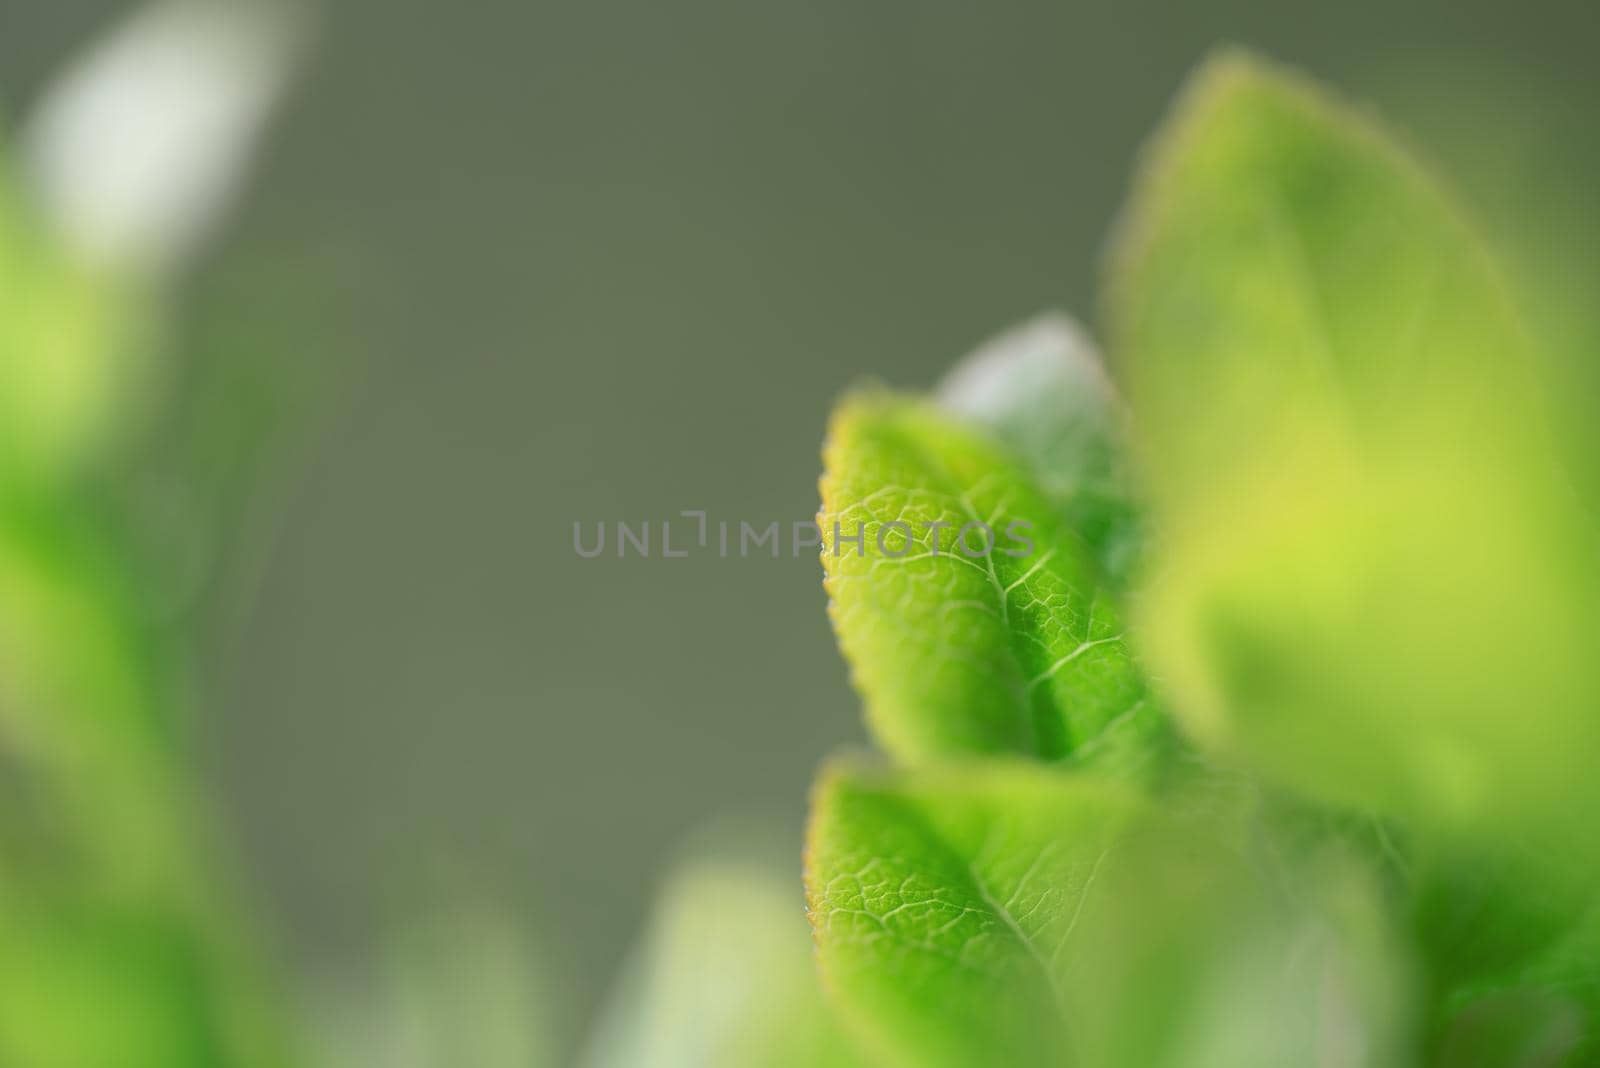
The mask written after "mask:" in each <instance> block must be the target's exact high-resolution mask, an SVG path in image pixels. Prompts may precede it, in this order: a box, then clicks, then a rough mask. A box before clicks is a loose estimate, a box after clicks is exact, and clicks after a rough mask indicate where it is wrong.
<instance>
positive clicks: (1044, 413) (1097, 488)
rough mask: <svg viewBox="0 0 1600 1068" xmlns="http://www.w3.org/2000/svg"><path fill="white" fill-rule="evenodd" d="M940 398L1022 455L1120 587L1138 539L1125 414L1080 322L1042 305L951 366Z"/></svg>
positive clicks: (1111, 581) (1044, 490)
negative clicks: (1037, 311) (1049, 311)
mask: <svg viewBox="0 0 1600 1068" xmlns="http://www.w3.org/2000/svg"><path fill="white" fill-rule="evenodd" d="M937 397H938V401H939V404H940V405H941V406H942V407H944V408H945V409H947V410H948V411H951V412H954V413H956V414H957V415H960V416H963V417H965V418H967V419H970V420H972V421H973V422H975V423H977V424H979V425H980V426H983V427H984V428H986V429H988V430H989V431H990V432H991V433H993V434H994V436H995V438H996V439H997V440H998V441H1000V442H1001V443H1003V444H1004V445H1005V446H1007V447H1008V448H1009V449H1011V451H1012V452H1013V453H1015V454H1016V456H1017V457H1018V458H1019V459H1021V460H1022V461H1023V463H1024V464H1025V465H1026V466H1027V467H1028V469H1029V471H1030V473H1031V474H1032V475H1033V477H1034V479H1035V481H1037V482H1038V485H1039V489H1040V491H1041V492H1042V493H1043V494H1044V495H1045V496H1046V497H1047V498H1049V500H1050V501H1051V502H1052V503H1053V504H1055V505H1056V508H1057V513H1058V515H1059V517H1060V519H1061V523H1062V525H1063V526H1064V527H1065V528H1066V529H1067V530H1070V531H1072V532H1073V533H1074V534H1076V535H1077V536H1078V537H1079V538H1081V539H1082V540H1083V541H1084V543H1085V544H1086V545H1087V546H1088V547H1089V549H1090V551H1091V553H1092V554H1093V555H1094V558H1095V562H1096V563H1097V564H1098V565H1099V573H1100V575H1101V577H1102V578H1103V579H1105V580H1106V582H1107V583H1108V585H1110V586H1111V588H1113V589H1116V590H1123V589H1125V588H1126V587H1127V580H1128V575H1129V573H1130V572H1131V571H1132V570H1133V567H1134V564H1135V562H1136V558H1137V554H1138V550H1139V545H1140V541H1141V531H1140V524H1139V515H1138V511H1137V508H1136V507H1135V504H1134V501H1133V497H1132V493H1131V477H1130V472H1129V471H1128V470H1127V463H1126V457H1125V452H1126V450H1127V440H1126V439H1127V432H1128V427H1127V415H1126V412H1125V410H1124V408H1123V405H1122V402H1121V400H1120V398H1118V397H1117V395H1116V390H1115V388H1114V387H1113V386H1112V384H1111V380H1110V379H1109V378H1108V377H1106V372H1105V368H1104V367H1103V366H1102V365H1101V362H1100V356H1099V353H1098V352H1096V351H1095V348H1094V343H1093V342H1091V341H1090V340H1089V338H1088V337H1087V336H1086V335H1085V334H1084V332H1083V331H1082V329H1081V328H1079V326H1078V324H1077V323H1075V322H1073V321H1072V320H1071V319H1069V318H1067V317H1066V316H1064V315H1059V314H1046V315H1041V316H1039V317H1038V318H1036V319H1033V320H1031V321H1029V322H1027V323H1024V324H1022V325H1021V326H1018V327H1015V328H1013V329H1011V330H1009V331H1007V332H1006V333H1004V334H1001V335H1000V336H999V337H996V338H994V339H993V340H991V341H989V342H986V343H985V344H984V345H982V346H980V347H979V348H978V349H977V351H975V352H973V353H972V354H971V355H970V356H968V357H967V358H966V359H964V360H962V361H961V362H960V363H959V364H957V365H956V366H955V367H954V368H952V369H951V371H950V373H949V374H947V375H946V376H945V378H944V381H943V382H942V383H941V384H940V386H939V389H938V392H937Z"/></svg>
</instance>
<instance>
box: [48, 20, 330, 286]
mask: <svg viewBox="0 0 1600 1068" xmlns="http://www.w3.org/2000/svg"><path fill="white" fill-rule="evenodd" d="M302 14H303V12H302V10H301V9H299V8H290V7H287V6H284V5H282V4H277V3H229V2H221V0H210V2H207V0H160V2H158V3H155V4H153V5H151V6H149V7H146V8H144V9H142V10H140V11H138V12H136V13H135V14H134V15H133V16H132V17H130V18H129V19H127V20H126V21H125V22H123V23H122V24H121V25H119V26H117V27H115V28H113V29H112V30H111V32H109V33H108V34H107V35H106V36H105V38H103V39H102V40H101V41H100V42H98V43H97V44H95V45H94V46H92V47H91V48H90V49H88V51H87V52H85V53H84V54H83V55H82V56H81V57H80V58H78V59H77V60H76V61H74V62H73V63H72V64H71V65H70V66H69V67H68V68H67V70H66V71H64V72H63V73H62V74H61V75H60V76H59V77H58V78H57V80H56V82H55V83H54V84H53V85H52V86H51V87H50V88H49V90H48V91H47V92H46V94H45V96H44V98H43V99H42V100H41V101H40V103H39V105H38V107H37V108H36V109H35V111H34V113H33V114H32V116H31V117H30V120H29V122H28V124H27V126H26V127H25V128H24V130H23V136H22V151H23V163H24V166H25V168H26V173H27V175H28V177H29V179H30V180H31V181H32V183H33V186H34V190H33V191H34V194H35V196H36V197H37V199H38V202H39V203H40V204H41V205H42V206H43V208H44V210H45V211H46V212H47V213H48V215H49V217H50V219H51V222H52V223H53V224H54V225H55V227H56V229H57V231H58V233H59V234H60V235H61V237H62V239H63V240H64V241H66V242H67V243H68V244H69V245H70V246H71V247H72V249H73V250H74V251H75V252H76V253H77V254H79V255H80V256H82V257H84V258H85V259H86V260H87V261H89V262H91V263H93V264H96V265H98V266H105V267H110V268H114V269H132V270H137V271H144V272H156V273H164V272H168V271H171V270H173V269H175V268H177V267H179V266H181V265H182V263H183V262H184V261H185V260H186V259H188V258H189V257H190V256H191V255H192V254H193V253H194V252H195V250H196V249H197V248H198V247H199V245H200V244H201V242H202V241H203V240H204V239H205V237H206V236H207V234H208V233H209V231H210V230H211V228H212V227H213V225H214V224H215V223H216V222H217V220H218V219H219V218H220V217H221V216H222V214H223V212H224V211H225V210H226V209H227V207H228V206H229V203H230V201H231V199H232V197H233V195H234V194H235V193H236V192H237V190H238V188H239V186H240V184H241V181H242V179H243V177H244V174H245V172H246V169H247V167H248V165H249V163H250V158H251V155H252V153H253V151H254V149H255V147H256V145H257V143H258V141H259V139H260V135H261V132H262V130H263V128H264V126H265V124H266V121H267V119H268V117H269V115H270V113H271V111H272V109H273V106H274V104H275V103H276V102H277V101H278V99H279V98H280V97H281V96H282V93H283V90H284V88H285V86H286V84H287V82H288V80H289V75H290V73H291V71H292V69H293V67H294V61H295V58H296V56H297V55H298V53H299V47H298V45H299V43H300V41H301V40H302V33H301V30H302V26H303V19H302V18H301V17H300V16H302Z"/></svg>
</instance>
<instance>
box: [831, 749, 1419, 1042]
mask: <svg viewBox="0 0 1600 1068" xmlns="http://www.w3.org/2000/svg"><path fill="white" fill-rule="evenodd" d="M1172 811H1173V812H1174V813H1179V814H1180V815H1168V814H1164V813H1162V812H1158V811H1155V810H1153V809H1152V808H1150V807H1149V806H1148V804H1147V803H1145V802H1143V801H1141V800H1139V799H1138V798H1136V797H1134V796H1132V795H1130V794H1127V793H1124V792H1122V791H1121V790H1120V789H1118V788H1116V787H1115V786H1113V785H1109V784H1105V783H1101V782H1096V781H1092V780H1087V779H1083V778H1079V777H1075V776H1072V775H1069V774H1066V773H1063V772H1061V771H1058V770H1056V769H1051V768H1045V767H1041V766H1039V765H1036V764H1027V763H1016V762H1004V763H1002V762H992V763H974V764H969V765H967V766H964V767H960V768H941V769H931V770H924V771H918V772H883V771H874V770H871V769H867V768H861V767H856V766H850V765H844V766H838V767H835V768H834V769H832V770H831V771H830V772H828V773H826V774H825V776H824V778H823V780H822V783H821V785H820V786H819V788H818V790H817V794H816V797H815V801H814V808H813V815H812V826H811V836H810V855H809V862H808V865H807V892H808V898H809V902H810V906H811V918H812V924H813V927H814V928H815V930H816V936H817V945H818V953H819V959H820V961H821V965H822V968H823V973H824V976H825V978H826V980H827V984H826V985H827V988H828V989H829V991H830V992H831V993H832V994H833V995H834V997H835V1000H836V1002H837V1004H838V1006H839V1010H840V1012H841V1013H842V1014H844V1016H845V1017H846V1019H847V1020H848V1021H849V1022H850V1023H851V1024H852V1026H854V1027H855V1028H856V1029H857V1031H858V1033H860V1034H861V1035H862V1037H863V1040H864V1041H865V1042H867V1043H869V1044H870V1048H871V1049H873V1050H874V1052H876V1053H878V1054H879V1060H880V1061H881V1062H882V1063H885V1064H895V1065H908V1066H909V1065H916V1066H967V1065H988V1064H1020V1065H1044V1064H1083V1065H1095V1066H1097V1068H1161V1066H1167V1065H1170V1066H1173V1068H1177V1066H1179V1065H1182V1066H1186V1068H1192V1066H1211V1065H1215V1066H1217V1068H1223V1066H1227V1068H1238V1066H1242V1065H1260V1066H1262V1068H1268V1066H1274V1068H1275V1066H1280V1065H1284V1064H1310V1063H1330V1064H1340V1065H1369V1064H1370V1065H1374V1066H1376V1065H1390V1064H1394V1063H1397V1062H1398V1058H1399V1057H1400V1055H1401V1052H1402V1051H1403V1050H1404V1048H1405V1047H1406V1045H1407V1043H1408V1042H1409V1041H1410V1030H1409V1028H1410V1020H1411V1017H1410V1002H1411V997H1410V991H1409V971H1408V969H1407V967H1406V965H1405V961H1404V957H1403V955H1401V954H1399V953H1398V952H1397V951H1396V950H1395V948H1394V940H1393V938H1392V932H1391V930H1390V925H1389V920H1388V918H1387V916H1386V914H1385V912H1384V909H1383V907H1382V903H1381V897H1380V895H1379V894H1378V893H1377V891H1376V887H1375V883H1374V881H1373V880H1372V879H1371V878H1370V877H1369V876H1368V875H1367V874H1366V872H1365V870H1364V869H1363V868H1362V867H1361V866H1360V865H1359V864H1358V863H1356V860H1355V858H1354V857H1352V856H1350V855H1346V854H1343V853H1337V852H1334V851H1330V850H1328V849H1326V848H1322V847H1320V846H1319V848H1317V849H1312V848H1310V847H1304V848H1298V849H1296V848H1291V847H1290V846H1289V845H1286V844H1285V843H1283V842H1281V841H1279V840H1278V839H1277V837H1276V836H1275V835H1274V834H1273V832H1272V829H1271V828H1270V827H1269V826H1267V825H1266V824H1264V823H1263V821H1262V820H1261V819H1260V818H1259V816H1258V814H1257V808H1256V806H1255V805H1254V804H1253V802H1251V800H1250V799H1249V798H1248V797H1243V798H1235V799H1230V798H1228V797H1225V796H1222V795H1216V794H1206V795H1203V796H1199V797H1189V798H1184V799H1183V803H1182V804H1178V805H1175V806H1174V807H1173V809H1172Z"/></svg>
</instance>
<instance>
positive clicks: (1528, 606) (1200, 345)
mask: <svg viewBox="0 0 1600 1068" xmlns="http://www.w3.org/2000/svg"><path fill="white" fill-rule="evenodd" d="M1115 266H1116V271H1115V285H1114V289H1113V293H1112V301H1111V308H1112V312H1113V318H1114V321H1115V327H1116V330H1115V336H1116V345H1115V346H1114V351H1115V353H1116V356H1117V362H1118V365H1119V367H1120V370H1121V372H1122V376H1123V377H1124V378H1125V380H1126V382H1127V385H1128V389H1129V395H1130V398H1131V401H1132V404H1133V407H1134V411H1135V415H1136V424H1137V434H1138V438H1139V442H1140V446H1141V454H1142V459H1143V461H1144V466H1145V470H1146V474H1147V483H1148V490H1149V500H1150V506H1151V511H1152V522H1153V523H1154V524H1155V525H1157V526H1159V527H1160V529H1161V552H1160V554H1159V557H1158V558H1157V559H1153V560H1152V561H1151V566H1150V574H1151V579H1150V581H1149V582H1148V584H1147V588H1146V589H1145V591H1144V599H1143V614H1142V616H1141V620H1140V622H1141V635H1142V637H1144V638H1145V639H1147V641H1146V642H1145V644H1144V645H1143V646H1142V649H1143V651H1144V652H1145V654H1146V655H1148V656H1149V657H1150V658H1151V661H1152V664H1153V667H1154V669H1155V670H1157V671H1159V672H1160V674H1161V675H1162V677H1163V678H1164V679H1165V681H1166V683H1167V684H1168V692H1169V694H1170V695H1171V699H1172V700H1173V701H1174V703H1175V704H1176V706H1177V708H1176V711H1177V712H1178V713H1179V714H1180V715H1181V716H1182V717H1183V718H1184V719H1185V720H1186V722H1187V724H1188V725H1189V727H1190V728H1191V729H1192V731H1193V733H1195V734H1196V735H1197V736H1199V737H1200V738H1202V739H1203V740H1204V741H1205V742H1207V743H1208V744H1210V745H1212V746H1215V747H1218V748H1220V749H1224V750H1227V751H1230V752H1234V753H1237V754H1242V755H1243V756H1245V757H1246V758H1247V759H1248V760H1250V761H1251V762H1252V763H1253V765H1254V766H1255V767H1257V768H1259V769H1260V770H1262V771H1264V772H1266V773H1267V774H1268V775H1270V776H1272V777H1273V778H1275V779H1277V780H1279V781H1280V782H1283V783H1285V784H1288V785H1290V786H1292V787H1294V788H1296V789H1299V790H1301V791H1304V792H1306V793H1308V794H1309V795H1311V796H1313V797H1315V798H1318V799H1320V800H1323V801H1326V802H1333V803H1337V804H1344V805H1350V806H1353V807H1356V808H1358V809H1365V810H1368V811H1382V812H1388V813H1393V814H1398V815H1403V816H1408V817H1413V818H1416V819H1417V820H1419V821H1420V822H1421V824H1422V825H1423V826H1424V827H1425V828H1427V829H1428V830H1429V831H1444V832H1446V833H1448V834H1450V835H1452V836H1456V837H1459V838H1461V839H1464V840H1472V841H1475V842H1477V843H1480V844H1483V845H1485V846H1486V847H1489V848H1499V849H1501V850H1507V851H1509V850H1526V851H1528V852H1529V853H1534V854H1542V855H1541V856H1538V857H1537V858H1536V862H1537V863H1542V864H1545V865H1546V866H1548V864H1549V862H1551V861H1554V862H1555V863H1557V864H1561V863H1567V864H1569V865H1571V864H1572V858H1571V857H1570V856H1569V857H1566V858H1565V859H1563V858H1562V856H1561V854H1563V853H1566V852H1569V851H1570V849H1571V847H1572V846H1573V845H1575V844H1577V843H1580V842H1583V841H1585V840H1587V836H1588V832H1587V829H1586V828H1584V827H1583V825H1582V821H1581V820H1579V819H1576V818H1575V817H1574V816H1573V813H1574V812H1576V811H1586V810H1590V809H1591V807H1592V805H1593V804H1594V803H1595V802H1596V801H1597V800H1600V791H1597V786H1596V780H1595V778H1594V776H1593V774H1592V768H1593V765H1594V763H1595V761H1596V758H1597V757H1600V717H1597V716H1595V715H1594V710H1595V709H1596V708H1600V673H1596V672H1595V671H1593V669H1592V664H1593V662H1594V661H1593V657H1594V651H1593V635H1594V634H1596V633H1600V626H1597V624H1600V612H1597V608H1600V599H1597V598H1596V597H1595V596H1594V594H1595V591H1596V590H1597V589H1600V582H1597V580H1596V578H1597V577H1596V560H1595V554H1594V552H1593V537H1592V532H1591V529H1590V528H1589V526H1588V523H1587V520H1586V519H1585V517H1583V516H1582V514H1581V512H1580V511H1579V509H1578V507H1577V505H1576V504H1575V501H1574V498H1573V495H1572V494H1571V492H1570V491H1569V489H1568V488H1567V487H1566V486H1565V485H1564V484H1563V482H1562V479H1561V475H1560V470H1559V464H1558V463H1557V462H1556V460H1555V458H1554V457H1553V455H1552V452H1551V449H1550V447H1549V445H1548V442H1547V434H1546V426H1545V419H1544V413H1543V412H1542V410H1541V408H1540V406H1539V403H1538V399H1537V394H1538V391H1537V390H1536V388H1535V387H1534V384H1533V381H1532V376H1531V374H1530V360H1529V358H1528V353H1527V351H1526V343H1525V340H1524V337H1523V333H1522V329H1521V327H1520V325H1519V323H1518V321H1517V318H1516V316H1515V315H1514V313H1513V311H1512V309H1511V308H1510V306H1509V304H1508V301H1507V299H1506V297H1505V295H1504V292H1503V286H1502V284H1501V281H1500V279H1499V277H1498V276H1497V274H1496V272H1495V269H1494V267H1493V266H1492V265H1491V263H1490V262H1489V259H1488V257H1487V255H1486V254H1485V252H1484V251H1483V249H1482V248H1481V247H1480V244H1479V242H1478V240H1477V239H1476V238H1475V236H1474V235H1473V234H1472V233H1471V232H1470V230H1469V229H1468V228H1467V227H1466V226H1465V225H1464V224H1463V223H1462V222H1461V220H1460V219H1459V217H1458V215H1457V213H1456V212H1455V211H1454V209H1453V208H1452V207H1451V205H1450V204H1449V203H1448V202H1447V200H1446V198H1444V197H1443V196H1442V195H1441V194H1440V193H1439V191H1438V190H1437V189H1436V187H1435V185H1434V183H1433V182H1432V181H1431V180H1430V179H1429V178H1428V177H1427V176H1426V175H1425V174H1424V173H1423V172H1422V171H1421V170H1420V169H1419V168H1418V167H1417V165H1416V164H1414V163H1413V162H1412V161H1411V160H1410V159H1409V158H1408V157H1407V156H1406V155H1404V153H1402V152H1401V151H1400V150H1399V149H1397V148H1396V147H1394V146H1393V145H1392V144H1391V143H1390V142H1389V141H1388V140H1387V139H1386V138H1385V137H1384V136H1383V135H1382V134H1381V133H1380V132H1379V131H1378V130H1377V129H1376V128H1375V127H1374V126H1373V125H1372V124H1370V123H1369V122H1367V121H1366V120H1364V119H1363V118H1361V117H1360V116H1358V115H1356V114H1355V113H1353V112H1352V111H1350V110H1349V109H1347V108H1345V107H1343V106H1341V105H1339V104H1336V103H1333V102H1331V101H1330V100H1328V99H1326V98H1325V97H1324V96H1322V95H1321V94H1320V93H1318V92H1317V91H1316V90H1314V89H1312V88H1310V87H1308V86H1307V85H1306V84H1304V83H1303V82H1302V81H1300V80H1299V79H1297V78H1295V77H1293V76H1291V75H1288V74H1285V73H1283V72H1281V71H1278V70H1275V69H1272V68H1269V67H1266V66H1264V65H1262V64H1260V63H1257V62H1255V61H1253V60H1250V59H1247V58H1244V57H1241V56H1238V55H1233V54H1230V55H1226V56H1223V57H1221V58H1219V59H1217V60H1215V61H1213V62H1211V63H1210V64H1208V65H1207V66H1206V67H1205V69H1204V70H1203V71H1202V73H1201V74H1200V75H1199V76H1198V78H1197V79H1196V81H1195V83H1194V85H1192V86H1191V87H1190V88H1189V90H1188V91H1187V92H1186V93H1185V95H1184V98H1183V101H1182V103H1181V104H1180V106H1179V108H1178V109H1177V113H1176V115H1175V116H1174V117H1173V118H1172V119H1170V120H1169V122H1168V124H1167V126H1166V129H1165V130H1164V131H1163V133H1162V134H1161V136H1160V138H1159V139H1158V141H1157V144H1156V147H1155V150H1154V152H1153V154H1152V158H1151V160H1150V162H1149V165H1148V167H1147V168H1146V171H1145V174H1144V177H1143V179H1142V181H1141V182H1140V183H1139V186H1138V189H1137V192H1136V194H1135V196H1134V198H1133V203H1132V207H1131V209H1130V212H1129V219H1128V221H1127V223H1126V224H1125V229H1124V233H1123V234H1122V238H1121V243H1120V254H1119V257H1118V260H1117V263H1116V265H1115ZM1584 855H1585V856H1586V857H1592V856H1593V851H1592V850H1589V851H1588V852H1586V853H1585V854H1584ZM1572 866H1573V867H1575V868H1577V869H1579V870H1585V869H1586V868H1587V861H1586V860H1579V861H1578V862H1577V863H1576V864H1575V865H1572Z"/></svg>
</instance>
